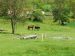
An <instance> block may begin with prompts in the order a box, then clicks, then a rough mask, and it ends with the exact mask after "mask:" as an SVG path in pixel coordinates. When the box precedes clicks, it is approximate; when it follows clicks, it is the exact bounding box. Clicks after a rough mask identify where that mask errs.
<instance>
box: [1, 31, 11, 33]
mask: <svg viewBox="0 0 75 56" xmlns="http://www.w3.org/2000/svg"><path fill="white" fill-rule="evenodd" d="M0 34H12V33H10V32H1V31H0Z"/></svg>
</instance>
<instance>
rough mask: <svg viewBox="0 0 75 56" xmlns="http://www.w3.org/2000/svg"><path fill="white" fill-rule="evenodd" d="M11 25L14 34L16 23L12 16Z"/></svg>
mask: <svg viewBox="0 0 75 56" xmlns="http://www.w3.org/2000/svg"><path fill="white" fill-rule="evenodd" d="M11 27H12V34H15V23H14V20H13V19H12V18H11Z"/></svg>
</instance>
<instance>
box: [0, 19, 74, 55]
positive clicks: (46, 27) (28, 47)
mask: <svg viewBox="0 0 75 56" xmlns="http://www.w3.org/2000/svg"><path fill="white" fill-rule="evenodd" d="M29 24H35V25H39V26H41V29H40V30H39V31H37V30H33V31H32V30H30V31H29V30H27V25H29ZM74 24H75V23H74ZM74 24H73V23H69V25H67V26H60V25H57V23H52V22H51V21H47V22H44V23H36V22H35V23H33V22H25V23H18V24H17V25H16V34H22V35H26V34H34V33H37V34H42V33H44V34H47V35H48V36H46V38H44V40H43V41H42V40H41V36H40V37H39V39H35V40H30V39H29V40H20V39H18V38H17V37H18V36H17V35H16V34H15V35H13V34H11V24H10V22H9V20H8V21H6V20H2V19H0V29H4V30H6V31H5V32H0V56H75V40H68V39H65V40H62V39H60V40H59V39H51V38H52V37H72V38H74V37H75V33H74V32H75V25H74Z"/></svg>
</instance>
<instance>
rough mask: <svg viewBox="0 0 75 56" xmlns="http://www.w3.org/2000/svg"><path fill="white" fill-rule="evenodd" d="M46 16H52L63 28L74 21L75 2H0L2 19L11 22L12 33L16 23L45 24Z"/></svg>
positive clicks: (43, 0)
mask: <svg viewBox="0 0 75 56" xmlns="http://www.w3.org/2000/svg"><path fill="white" fill-rule="evenodd" d="M44 16H52V17H53V22H58V24H60V25H62V26H63V25H66V24H68V23H70V22H71V20H73V21H74V20H75V0H12V1H11V0H0V17H6V18H7V20H8V19H10V20H11V22H10V23H11V26H12V33H14V28H15V25H16V22H19V21H26V20H31V21H33V22H34V21H37V22H43V19H44Z"/></svg>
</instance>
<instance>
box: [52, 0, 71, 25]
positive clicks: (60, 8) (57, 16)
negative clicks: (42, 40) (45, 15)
mask: <svg viewBox="0 0 75 56" xmlns="http://www.w3.org/2000/svg"><path fill="white" fill-rule="evenodd" d="M52 13H53V17H54V22H57V21H59V23H60V24H61V25H65V22H68V21H69V20H68V17H69V14H70V10H69V9H68V7H66V4H65V0H55V1H54V7H53V10H52Z"/></svg>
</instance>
